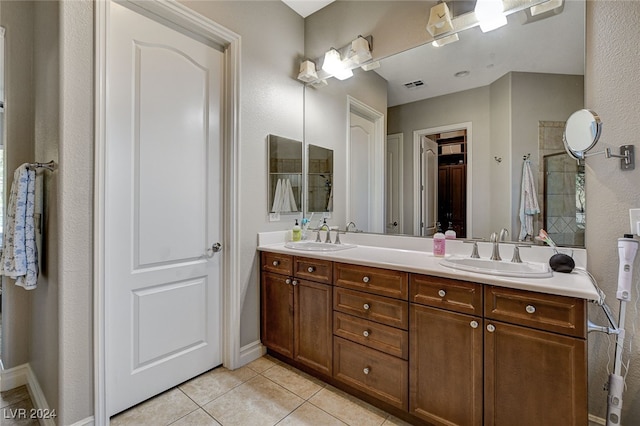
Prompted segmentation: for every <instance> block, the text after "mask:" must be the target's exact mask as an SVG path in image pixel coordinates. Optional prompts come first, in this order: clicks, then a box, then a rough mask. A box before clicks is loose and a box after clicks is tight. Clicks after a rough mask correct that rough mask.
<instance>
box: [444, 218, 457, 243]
mask: <svg viewBox="0 0 640 426" xmlns="http://www.w3.org/2000/svg"><path fill="white" fill-rule="evenodd" d="M444 237H445V238H446V239H447V240H455V239H456V231H454V230H453V223H452V222H449V228H447V232H445V233H444Z"/></svg>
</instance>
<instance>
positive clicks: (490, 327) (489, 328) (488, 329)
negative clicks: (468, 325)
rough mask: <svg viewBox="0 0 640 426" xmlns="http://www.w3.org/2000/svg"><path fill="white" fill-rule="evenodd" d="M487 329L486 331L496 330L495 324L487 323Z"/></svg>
mask: <svg viewBox="0 0 640 426" xmlns="http://www.w3.org/2000/svg"><path fill="white" fill-rule="evenodd" d="M487 331H488V332H489V333H493V332H494V331H496V326H495V325H493V324H489V325H487Z"/></svg>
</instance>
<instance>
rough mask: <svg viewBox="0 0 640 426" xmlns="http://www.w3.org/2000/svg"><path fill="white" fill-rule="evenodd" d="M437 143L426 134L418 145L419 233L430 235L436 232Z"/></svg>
mask: <svg viewBox="0 0 640 426" xmlns="http://www.w3.org/2000/svg"><path fill="white" fill-rule="evenodd" d="M437 153H438V143H437V142H436V141H433V140H431V139H429V138H428V137H426V136H423V137H422V141H421V146H420V157H421V158H420V165H421V167H420V182H421V184H422V191H421V192H420V194H421V200H420V211H421V214H420V217H421V218H422V225H423V226H422V232H421V234H420V235H422V236H426V237H430V236H432V235H433V234H435V233H436V226H435V223H436V220H437V219H436V218H437V217H438V154H437Z"/></svg>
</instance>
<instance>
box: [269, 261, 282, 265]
mask: <svg viewBox="0 0 640 426" xmlns="http://www.w3.org/2000/svg"><path fill="white" fill-rule="evenodd" d="M271 264H272V265H273V266H278V265H279V264H280V261H279V260H274V261H273V262H272V263H271Z"/></svg>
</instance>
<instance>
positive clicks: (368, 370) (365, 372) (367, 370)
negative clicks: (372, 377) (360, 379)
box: [362, 367, 371, 374]
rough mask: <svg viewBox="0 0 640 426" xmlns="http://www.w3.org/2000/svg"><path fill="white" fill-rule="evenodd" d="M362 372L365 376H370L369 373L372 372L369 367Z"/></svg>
mask: <svg viewBox="0 0 640 426" xmlns="http://www.w3.org/2000/svg"><path fill="white" fill-rule="evenodd" d="M362 372H363V373H364V374H369V373H370V372H371V368H369V367H365V368H364V369H363V370H362Z"/></svg>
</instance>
